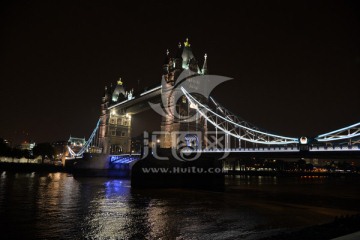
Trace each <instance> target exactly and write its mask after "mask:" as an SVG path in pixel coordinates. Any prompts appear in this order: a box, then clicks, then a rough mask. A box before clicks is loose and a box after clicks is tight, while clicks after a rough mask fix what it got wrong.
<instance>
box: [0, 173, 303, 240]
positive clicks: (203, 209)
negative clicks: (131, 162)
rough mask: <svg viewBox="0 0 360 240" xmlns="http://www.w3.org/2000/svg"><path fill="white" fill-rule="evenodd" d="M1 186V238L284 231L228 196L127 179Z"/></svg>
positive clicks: (27, 179) (58, 176) (5, 177)
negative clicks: (140, 186)
mask: <svg viewBox="0 0 360 240" xmlns="http://www.w3.org/2000/svg"><path fill="white" fill-rule="evenodd" d="M228 185H232V186H254V185H257V186H267V187H269V186H272V187H273V186H278V185H279V180H278V179H276V178H273V177H272V178H268V177H262V178H258V177H256V178H234V179H230V180H229V181H228ZM280 185H283V184H282V183H281V184H280ZM0 187H1V188H0V226H2V232H3V233H4V234H3V235H2V237H1V239H14V238H15V237H18V238H24V237H25V238H26V239H32V238H39V239H51V238H56V239H84V238H85V239H238V238H241V239H257V238H259V237H261V236H266V235H267V234H270V233H272V232H274V231H277V230H279V229H283V228H286V227H287V223H286V222H283V223H281V224H279V221H280V220H278V219H276V218H270V217H269V216H273V215H274V214H273V213H271V214H270V215H269V214H268V213H266V212H265V211H260V210H259V209H257V208H254V207H249V206H248V205H247V204H246V202H241V201H237V200H236V199H234V198H236V196H231V195H228V194H227V193H214V192H205V191H188V190H176V189H166V190H165V189H162V190H161V189H158V190H154V189H147V190H132V189H131V187H130V182H129V181H128V180H119V179H106V178H79V179H74V178H73V177H72V176H71V175H68V174H65V173H49V174H39V173H29V174H25V173H16V174H14V173H4V172H3V173H1V178H0ZM289 187H291V186H290V185H289ZM293 211H294V210H293ZM297 211H300V210H297ZM275 223H276V224H275ZM3 236H5V238H3Z"/></svg>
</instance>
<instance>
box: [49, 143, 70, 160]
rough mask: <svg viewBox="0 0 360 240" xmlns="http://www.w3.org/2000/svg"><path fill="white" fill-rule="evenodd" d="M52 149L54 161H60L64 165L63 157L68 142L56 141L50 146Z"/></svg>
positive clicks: (66, 150)
mask: <svg viewBox="0 0 360 240" xmlns="http://www.w3.org/2000/svg"><path fill="white" fill-rule="evenodd" d="M51 146H52V147H53V148H54V156H55V160H58V161H62V163H63V165H64V163H65V156H66V154H67V152H68V149H67V146H68V141H56V142H53V143H52V144H51Z"/></svg>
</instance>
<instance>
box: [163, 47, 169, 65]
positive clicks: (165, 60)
mask: <svg viewBox="0 0 360 240" xmlns="http://www.w3.org/2000/svg"><path fill="white" fill-rule="evenodd" d="M169 53H170V52H169V49H166V56H165V59H164V65H167V64H169V61H170V57H169Z"/></svg>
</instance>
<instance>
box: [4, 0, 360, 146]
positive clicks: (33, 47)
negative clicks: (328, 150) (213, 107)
mask: <svg viewBox="0 0 360 240" xmlns="http://www.w3.org/2000/svg"><path fill="white" fill-rule="evenodd" d="M239 4H240V5H241V6H234V5H232V3H231V2H227V3H226V2H225V1H216V3H212V2H208V1H169V0H168V1H164V2H156V3H155V2H154V3H149V2H145V1H144V2H142V1H5V2H4V1H2V3H1V10H0V31H1V35H0V36H1V40H0V44H1V45H0V46H1V49H0V51H1V53H0V79H1V80H0V111H1V117H0V126H1V127H0V137H3V138H7V139H9V140H11V141H13V142H14V143H18V142H20V141H23V140H26V139H27V140H33V141H35V142H45V141H50V142H51V141H56V140H67V139H68V137H69V135H70V134H71V135H72V136H77V137H86V138H88V136H89V135H90V133H91V131H92V129H93V128H94V126H95V124H96V122H97V119H98V117H99V114H100V103H101V97H102V95H103V93H104V86H105V85H107V84H110V83H115V82H116V81H117V80H118V78H119V77H121V78H122V80H123V82H124V85H125V88H127V89H131V88H137V87H138V83H139V85H140V86H141V88H144V87H147V86H152V85H154V84H156V83H159V84H160V81H161V73H162V64H163V62H164V58H165V52H166V49H169V50H170V54H171V53H174V51H175V49H176V47H177V44H178V42H179V41H181V42H183V41H184V40H185V39H186V38H187V37H188V38H189V42H190V43H191V47H192V50H193V53H194V55H195V57H196V58H197V60H198V61H199V62H200V65H202V62H203V56H204V54H205V53H207V54H208V67H209V70H210V73H211V74H217V75H223V76H228V77H232V78H234V80H232V81H229V82H226V83H224V84H222V85H220V86H218V87H217V88H215V90H214V91H213V94H212V95H213V96H214V97H215V98H216V99H217V100H218V101H219V102H220V103H222V104H223V105H224V106H226V107H227V108H228V109H229V110H231V111H233V112H235V113H237V114H238V115H239V116H241V117H242V118H244V119H246V120H248V121H249V122H252V123H253V124H255V125H257V126H259V127H261V128H263V129H267V130H269V131H270V132H273V133H278V134H281V135H286V136H293V137H299V136H303V135H305V136H316V135H318V134H321V133H324V132H328V131H331V130H335V129H338V128H341V127H344V126H347V125H350V124H353V123H356V122H359V121H360V94H359V90H360V88H359V86H360V84H359V81H360V13H359V12H360V8H359V4H358V3H356V1H308V2H306V1H262V2H260V1H240V3H239ZM144 117H147V118H148V119H149V118H151V119H153V121H152V122H151V121H146V123H144V121H143V119H144ZM133 120H134V124H133V127H134V134H138V133H140V132H141V131H142V130H144V129H147V130H158V129H160V118H159V116H157V115H156V114H155V113H152V112H147V113H143V114H139V115H136V116H134V117H133ZM140 126H141V127H140Z"/></svg>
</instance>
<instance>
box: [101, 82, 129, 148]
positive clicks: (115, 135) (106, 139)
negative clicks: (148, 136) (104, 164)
mask: <svg viewBox="0 0 360 240" xmlns="http://www.w3.org/2000/svg"><path fill="white" fill-rule="evenodd" d="M132 94H133V93H132V91H130V92H126V91H125V89H124V86H123V82H122V81H121V79H119V81H118V82H117V84H116V86H115V87H113V86H112V85H110V88H108V87H105V93H104V96H103V98H102V103H101V115H100V126H99V137H98V142H99V145H100V147H101V148H102V152H103V153H105V154H121V153H130V148H131V115H129V114H126V112H125V111H124V110H122V109H115V108H111V106H112V105H114V104H116V103H117V102H118V101H121V100H126V99H132Z"/></svg>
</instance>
